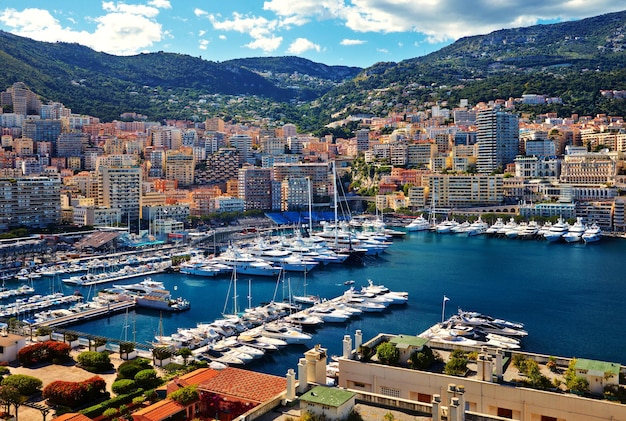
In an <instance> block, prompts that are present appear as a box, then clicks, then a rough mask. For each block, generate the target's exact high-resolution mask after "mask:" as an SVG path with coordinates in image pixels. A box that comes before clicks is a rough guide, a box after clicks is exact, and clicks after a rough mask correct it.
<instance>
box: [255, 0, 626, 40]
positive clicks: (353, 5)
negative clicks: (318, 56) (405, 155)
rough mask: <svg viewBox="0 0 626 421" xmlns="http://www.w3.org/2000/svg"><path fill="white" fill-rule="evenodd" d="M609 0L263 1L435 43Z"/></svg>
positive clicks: (611, 6) (279, 10)
mask: <svg viewBox="0 0 626 421" xmlns="http://www.w3.org/2000/svg"><path fill="white" fill-rule="evenodd" d="M617 3H618V2H614V1H613V0H594V1H592V2H589V1H588V2H583V1H581V0H554V1H552V2H546V1H545V0H526V1H519V0H517V1H515V0H514V1H508V2H502V1H494V0H474V1H468V2H459V1H458V0H298V1H292V0H266V1H265V2H264V3H263V9H264V10H266V11H270V12H273V13H275V14H276V15H277V16H278V17H279V18H281V19H285V20H286V19H298V20H301V21H303V22H304V21H311V20H313V19H317V20H323V19H332V20H336V21H338V22H341V23H342V24H343V25H345V26H346V27H347V28H348V29H351V30H353V31H355V32H363V33H365V32H377V33H392V32H418V33H422V34H424V35H426V37H427V38H428V40H429V41H428V42H431V43H439V42H443V41H448V40H452V39H457V38H460V37H462V36H467V35H475V34H484V33H488V32H491V31H494V30H497V29H501V28H512V27H520V26H528V25H533V24H536V23H537V22H539V21H540V20H554V19H559V20H570V19H578V18H583V17H586V16H594V15H597V14H598V13H600V12H599V11H601V13H608V12H614V11H620V10H622V9H623V5H622V4H617Z"/></svg>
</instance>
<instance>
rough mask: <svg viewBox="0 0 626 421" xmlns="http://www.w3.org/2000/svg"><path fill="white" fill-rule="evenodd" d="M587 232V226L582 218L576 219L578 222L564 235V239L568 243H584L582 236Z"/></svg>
mask: <svg viewBox="0 0 626 421" xmlns="http://www.w3.org/2000/svg"><path fill="white" fill-rule="evenodd" d="M586 230H587V226H586V225H585V224H584V223H583V219H582V218H581V217H578V218H576V222H574V224H573V225H572V226H570V227H569V229H568V231H567V232H566V233H565V234H563V239H564V240H565V241H566V242H568V243H576V242H578V241H582V236H583V234H584V233H585V231H586Z"/></svg>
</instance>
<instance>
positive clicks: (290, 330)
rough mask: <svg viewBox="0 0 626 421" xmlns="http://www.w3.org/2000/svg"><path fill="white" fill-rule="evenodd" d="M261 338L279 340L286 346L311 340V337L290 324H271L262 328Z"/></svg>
mask: <svg viewBox="0 0 626 421" xmlns="http://www.w3.org/2000/svg"><path fill="white" fill-rule="evenodd" d="M262 336H266V337H269V338H277V339H281V340H283V341H285V342H287V343H288V344H299V343H302V342H304V341H308V340H309V339H311V335H309V334H307V333H304V332H302V330H301V329H299V328H297V327H296V326H294V325H292V324H290V323H285V322H283V323H281V322H272V323H267V324H265V325H264V326H263V330H262Z"/></svg>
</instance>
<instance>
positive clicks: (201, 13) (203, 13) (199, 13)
mask: <svg viewBox="0 0 626 421" xmlns="http://www.w3.org/2000/svg"><path fill="white" fill-rule="evenodd" d="M193 14H194V15H196V16H198V17H201V16H206V15H208V14H209V12H207V11H206V10H202V9H198V8H195V9H194V10H193Z"/></svg>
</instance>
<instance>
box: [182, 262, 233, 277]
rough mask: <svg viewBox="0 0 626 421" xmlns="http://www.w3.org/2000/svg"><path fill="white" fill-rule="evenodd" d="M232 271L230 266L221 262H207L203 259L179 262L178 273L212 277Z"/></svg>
mask: <svg viewBox="0 0 626 421" xmlns="http://www.w3.org/2000/svg"><path fill="white" fill-rule="evenodd" d="M230 271H232V268H231V267H230V266H227V265H224V264H221V263H207V262H204V261H198V262H185V263H181V264H180V273H184V274H185V275H193V276H205V277H210V278H212V277H214V276H217V275H221V274H224V273H229V272H230Z"/></svg>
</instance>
